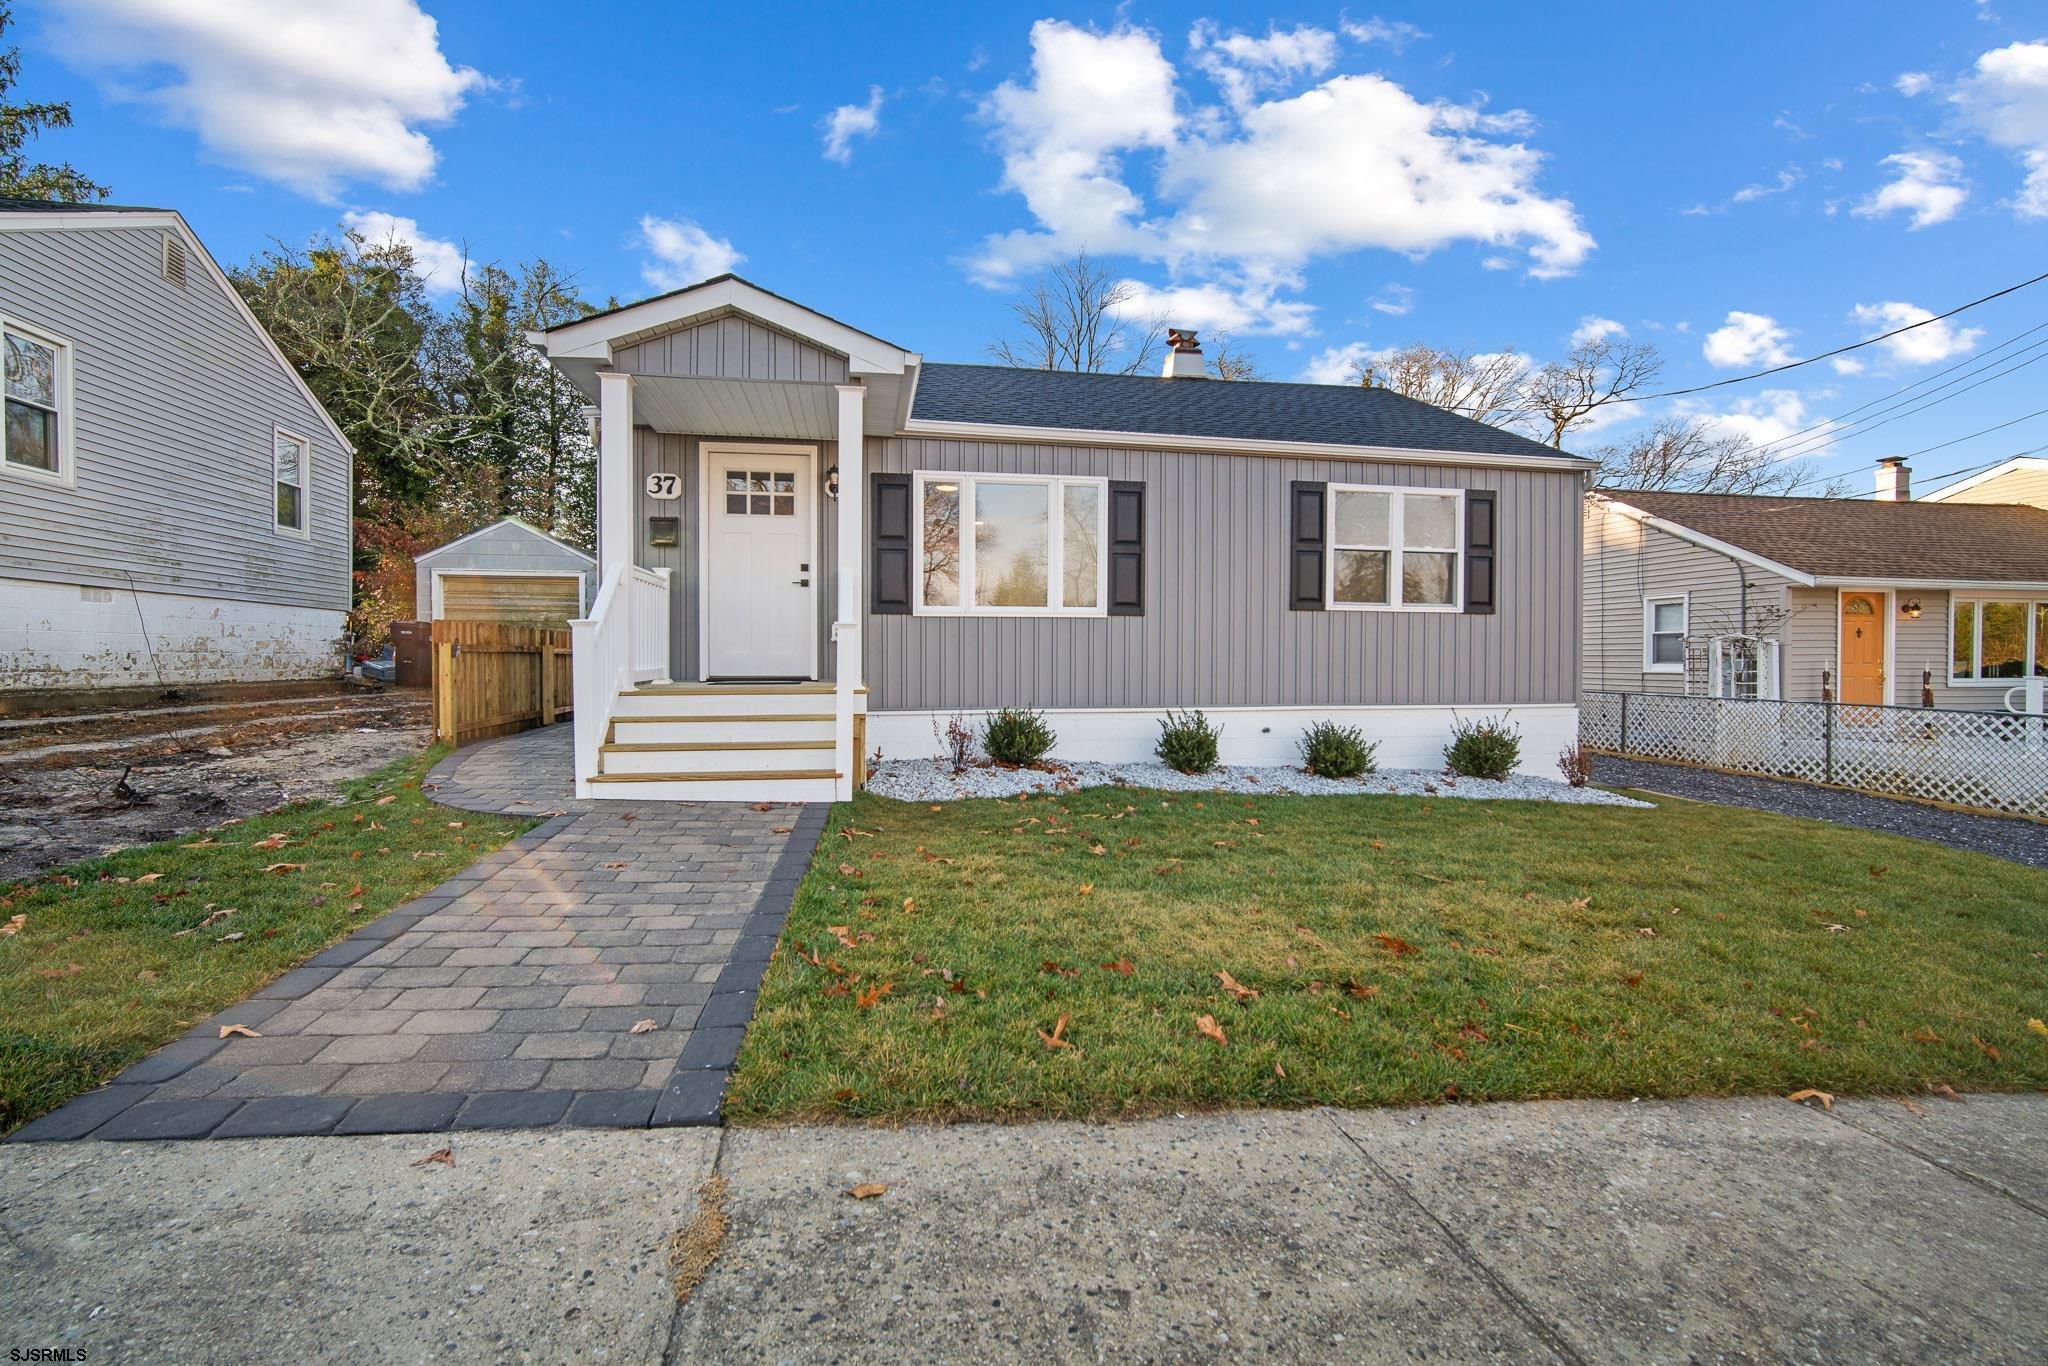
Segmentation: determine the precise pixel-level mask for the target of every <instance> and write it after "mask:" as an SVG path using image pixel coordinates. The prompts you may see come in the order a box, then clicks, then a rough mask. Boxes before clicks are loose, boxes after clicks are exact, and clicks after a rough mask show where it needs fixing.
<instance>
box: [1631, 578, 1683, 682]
mask: <svg viewBox="0 0 2048 1366" xmlns="http://www.w3.org/2000/svg"><path fill="white" fill-rule="evenodd" d="M1691 615H1692V612H1691V603H1690V601H1689V600H1688V598H1687V596H1686V595H1685V594H1684V593H1673V594H1670V595H1669V596H1665V597H1648V598H1644V599H1643V672H1644V673H1646V674H1682V673H1684V672H1685V632H1686V619H1687V618H1688V617H1690V616H1691Z"/></svg>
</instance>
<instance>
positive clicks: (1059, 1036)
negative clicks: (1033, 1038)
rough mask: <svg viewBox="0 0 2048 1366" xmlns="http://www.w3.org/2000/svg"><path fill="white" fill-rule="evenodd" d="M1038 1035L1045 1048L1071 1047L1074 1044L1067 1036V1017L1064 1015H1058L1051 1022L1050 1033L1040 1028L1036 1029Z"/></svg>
mask: <svg viewBox="0 0 2048 1366" xmlns="http://www.w3.org/2000/svg"><path fill="white" fill-rule="evenodd" d="M1038 1037H1039V1038H1040V1039H1041V1040H1042V1041H1044V1043H1045V1046H1046V1047H1047V1048H1072V1047H1073V1046H1074V1044H1073V1041H1072V1040H1070V1039H1069V1038H1067V1017H1066V1016H1064V1015H1062V1016H1060V1018H1059V1019H1058V1020H1057V1021H1056V1022H1055V1023H1054V1024H1053V1027H1052V1033H1050V1034H1048V1033H1046V1032H1045V1031H1044V1030H1042V1029H1041V1030H1039V1031H1038Z"/></svg>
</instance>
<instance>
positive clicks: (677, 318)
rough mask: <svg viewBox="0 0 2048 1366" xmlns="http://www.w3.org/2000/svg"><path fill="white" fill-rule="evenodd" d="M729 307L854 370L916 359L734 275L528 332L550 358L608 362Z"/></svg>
mask: <svg viewBox="0 0 2048 1366" xmlns="http://www.w3.org/2000/svg"><path fill="white" fill-rule="evenodd" d="M720 309H731V310H732V311H734V312H736V313H742V314H745V315H747V316H748V317H752V318H758V319H759V320H760V321H762V322H764V323H766V324H768V325H769V326H770V327H774V328H777V329H779V330H781V331H783V332H787V333H789V334H790V335H791V336H794V337H799V338H802V339H803V340H805V341H808V342H812V343H814V344H816V345H818V346H822V347H824V348H825V349H826V350H828V351H836V352H838V353H839V354H840V355H842V356H845V357H846V362H847V368H848V370H849V371H850V372H852V373H854V374H866V375H900V374H902V373H903V372H904V371H905V370H906V369H908V368H909V367H911V366H914V365H916V364H918V359H919V358H918V356H917V355H916V353H914V352H910V351H905V350H903V349H902V348H901V347H898V346H893V345H891V344H890V343H888V342H885V341H883V340H882V339H881V338H880V337H875V336H870V335H869V334H868V333H866V332H862V331H860V330H859V329H857V328H852V327H848V326H847V325H846V324H845V323H842V322H835V321H834V320H833V319H831V318H828V317H826V316H825V315H824V314H822V313H816V312H813V311H812V310H810V309H808V308H805V307H804V306H803V305H802V304H798V303H792V302H790V301H789V300H788V299H785V298H782V297H781V296H780V295H776V294H770V293H769V292H768V291H767V290H765V289H762V288H761V287H760V286H758V285H752V284H749V283H747V282H746V281H745V280H742V279H740V278H739V277H738V276H736V275H730V276H724V277H721V278H719V279H715V280H709V281H706V282H705V283H704V284H701V285H692V286H690V287H689V288H687V289H679V290H676V291H675V292H673V293H670V294H662V295H657V296H656V297H655V298H652V299H647V300H644V301H642V302H640V303H637V304H628V305H626V306H625V307H624V308H619V309H614V310H613V311H611V312H609V313H601V314H599V315H597V316H596V317H594V318H584V319H582V320H580V321H578V322H571V323H564V324H562V325H561V326H560V327H555V328H551V329H549V330H548V331H546V332H541V333H536V334H534V335H535V337H536V339H537V340H538V341H539V342H540V343H541V344H542V345H544V346H546V348H547V353H548V358H549V359H550V360H593V361H601V362H606V363H609V362H610V360H611V357H612V348H613V347H615V346H621V345H631V344H632V343H631V342H630V341H629V340H628V339H629V338H637V337H640V336H641V335H643V334H648V333H655V332H663V331H667V330H669V329H672V328H676V327H680V326H682V325H684V324H685V323H688V322H690V321H691V320H692V319H695V318H698V317H700V316H702V315H704V314H708V313H715V312H717V311H718V310H720Z"/></svg>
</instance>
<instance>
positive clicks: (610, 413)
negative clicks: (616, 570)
mask: <svg viewBox="0 0 2048 1366" xmlns="http://www.w3.org/2000/svg"><path fill="white" fill-rule="evenodd" d="M597 422H598V435H597V555H598V560H599V563H600V564H601V566H602V567H603V570H604V572H605V573H606V574H609V573H610V572H611V567H612V566H613V565H614V564H631V563H632V562H633V377H632V376H631V375H629V374H627V373H626V372H624V371H622V370H600V371H599V372H598V375H597Z"/></svg>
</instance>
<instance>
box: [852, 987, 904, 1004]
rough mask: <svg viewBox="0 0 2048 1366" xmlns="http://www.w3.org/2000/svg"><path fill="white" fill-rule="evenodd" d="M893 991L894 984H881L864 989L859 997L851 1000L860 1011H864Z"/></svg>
mask: <svg viewBox="0 0 2048 1366" xmlns="http://www.w3.org/2000/svg"><path fill="white" fill-rule="evenodd" d="M895 989H896V984H895V983H894V982H883V983H882V984H881V985H880V986H872V987H864V988H862V989H861V993H860V995H858V996H856V997H854V998H853V1003H854V1004H855V1005H857V1006H859V1007H860V1008H861V1009H862V1010H866V1009H867V1008H868V1007H869V1006H871V1005H873V1004H875V1002H877V1001H879V1000H881V999H882V998H883V997H884V996H887V995H888V994H889V993H890V992H892V991H894V990H895Z"/></svg>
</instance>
